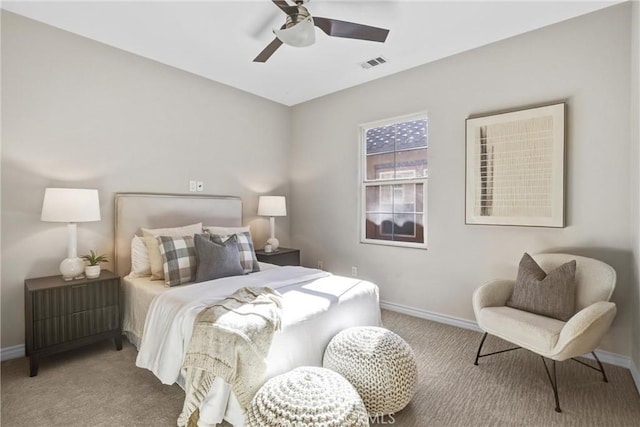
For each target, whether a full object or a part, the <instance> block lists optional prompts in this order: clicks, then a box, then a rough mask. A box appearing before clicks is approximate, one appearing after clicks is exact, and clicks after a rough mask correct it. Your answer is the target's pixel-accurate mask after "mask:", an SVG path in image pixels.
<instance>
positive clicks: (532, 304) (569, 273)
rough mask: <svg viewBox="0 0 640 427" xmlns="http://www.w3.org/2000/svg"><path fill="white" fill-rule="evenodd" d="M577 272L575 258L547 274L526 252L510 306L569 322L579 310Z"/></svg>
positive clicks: (519, 268) (519, 269) (521, 262)
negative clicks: (577, 306) (577, 303)
mask: <svg viewBox="0 0 640 427" xmlns="http://www.w3.org/2000/svg"><path fill="white" fill-rule="evenodd" d="M575 274H576V261H575V260H573V261H569V262H567V263H566V264H562V265H561V266H560V267H558V268H556V269H555V270H553V271H550V272H549V273H548V274H547V273H546V272H545V271H544V270H543V269H542V268H540V266H539V265H538V264H537V263H536V262H535V260H534V259H533V258H531V256H530V255H529V254H527V253H525V254H524V255H523V256H522V259H521V260H520V265H519V267H518V277H517V278H516V283H515V285H514V287H513V294H512V295H511V298H509V300H508V301H507V306H509V307H512V308H517V309H519V310H524V311H528V312H531V313H536V314H540V315H543V316H547V317H553V318H554V319H558V320H562V321H565V322H566V321H567V320H569V319H570V318H571V316H573V315H574V313H575V294H576V284H575V280H574V279H575Z"/></svg>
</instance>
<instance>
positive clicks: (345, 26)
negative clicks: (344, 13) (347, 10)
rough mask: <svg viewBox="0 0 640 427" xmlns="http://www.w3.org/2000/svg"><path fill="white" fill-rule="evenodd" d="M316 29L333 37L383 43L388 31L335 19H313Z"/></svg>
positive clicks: (316, 17) (315, 17)
mask: <svg viewBox="0 0 640 427" xmlns="http://www.w3.org/2000/svg"><path fill="white" fill-rule="evenodd" d="M313 22H314V23H315V25H316V27H318V28H320V29H321V30H322V31H324V32H325V33H327V34H328V35H330V36H333V37H345V38H348V39H360V40H370V41H373V42H381V43H382V42H384V41H385V40H386V39H387V35H388V34H389V30H386V29H384V28H378V27H370V26H369V25H362V24H356V23H354V22H346V21H338V20H337V19H330V18H321V17H318V16H314V17H313Z"/></svg>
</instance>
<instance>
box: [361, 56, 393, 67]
mask: <svg viewBox="0 0 640 427" xmlns="http://www.w3.org/2000/svg"><path fill="white" fill-rule="evenodd" d="M386 62H389V61H388V60H387V58H385V57H383V56H378V57H377V58H372V59H370V60H368V61H365V62H363V63H362V64H360V66H361V67H362V68H364V69H365V70H368V69H369V68H373V67H377V66H378V65H382V64H384V63H386Z"/></svg>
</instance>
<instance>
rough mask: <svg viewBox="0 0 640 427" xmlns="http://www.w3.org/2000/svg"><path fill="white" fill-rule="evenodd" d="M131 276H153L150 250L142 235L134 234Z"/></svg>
mask: <svg viewBox="0 0 640 427" xmlns="http://www.w3.org/2000/svg"><path fill="white" fill-rule="evenodd" d="M131 276H133V277H147V276H151V263H150V261H149V251H148V250H147V246H146V245H145V244H144V240H143V239H142V237H140V236H133V239H131Z"/></svg>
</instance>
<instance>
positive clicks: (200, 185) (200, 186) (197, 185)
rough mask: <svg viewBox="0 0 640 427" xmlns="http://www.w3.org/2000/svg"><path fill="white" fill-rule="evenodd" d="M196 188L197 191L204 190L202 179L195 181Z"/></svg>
mask: <svg viewBox="0 0 640 427" xmlns="http://www.w3.org/2000/svg"><path fill="white" fill-rule="evenodd" d="M196 189H197V190H198V191H204V184H203V183H202V181H198V182H197V183H196Z"/></svg>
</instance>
